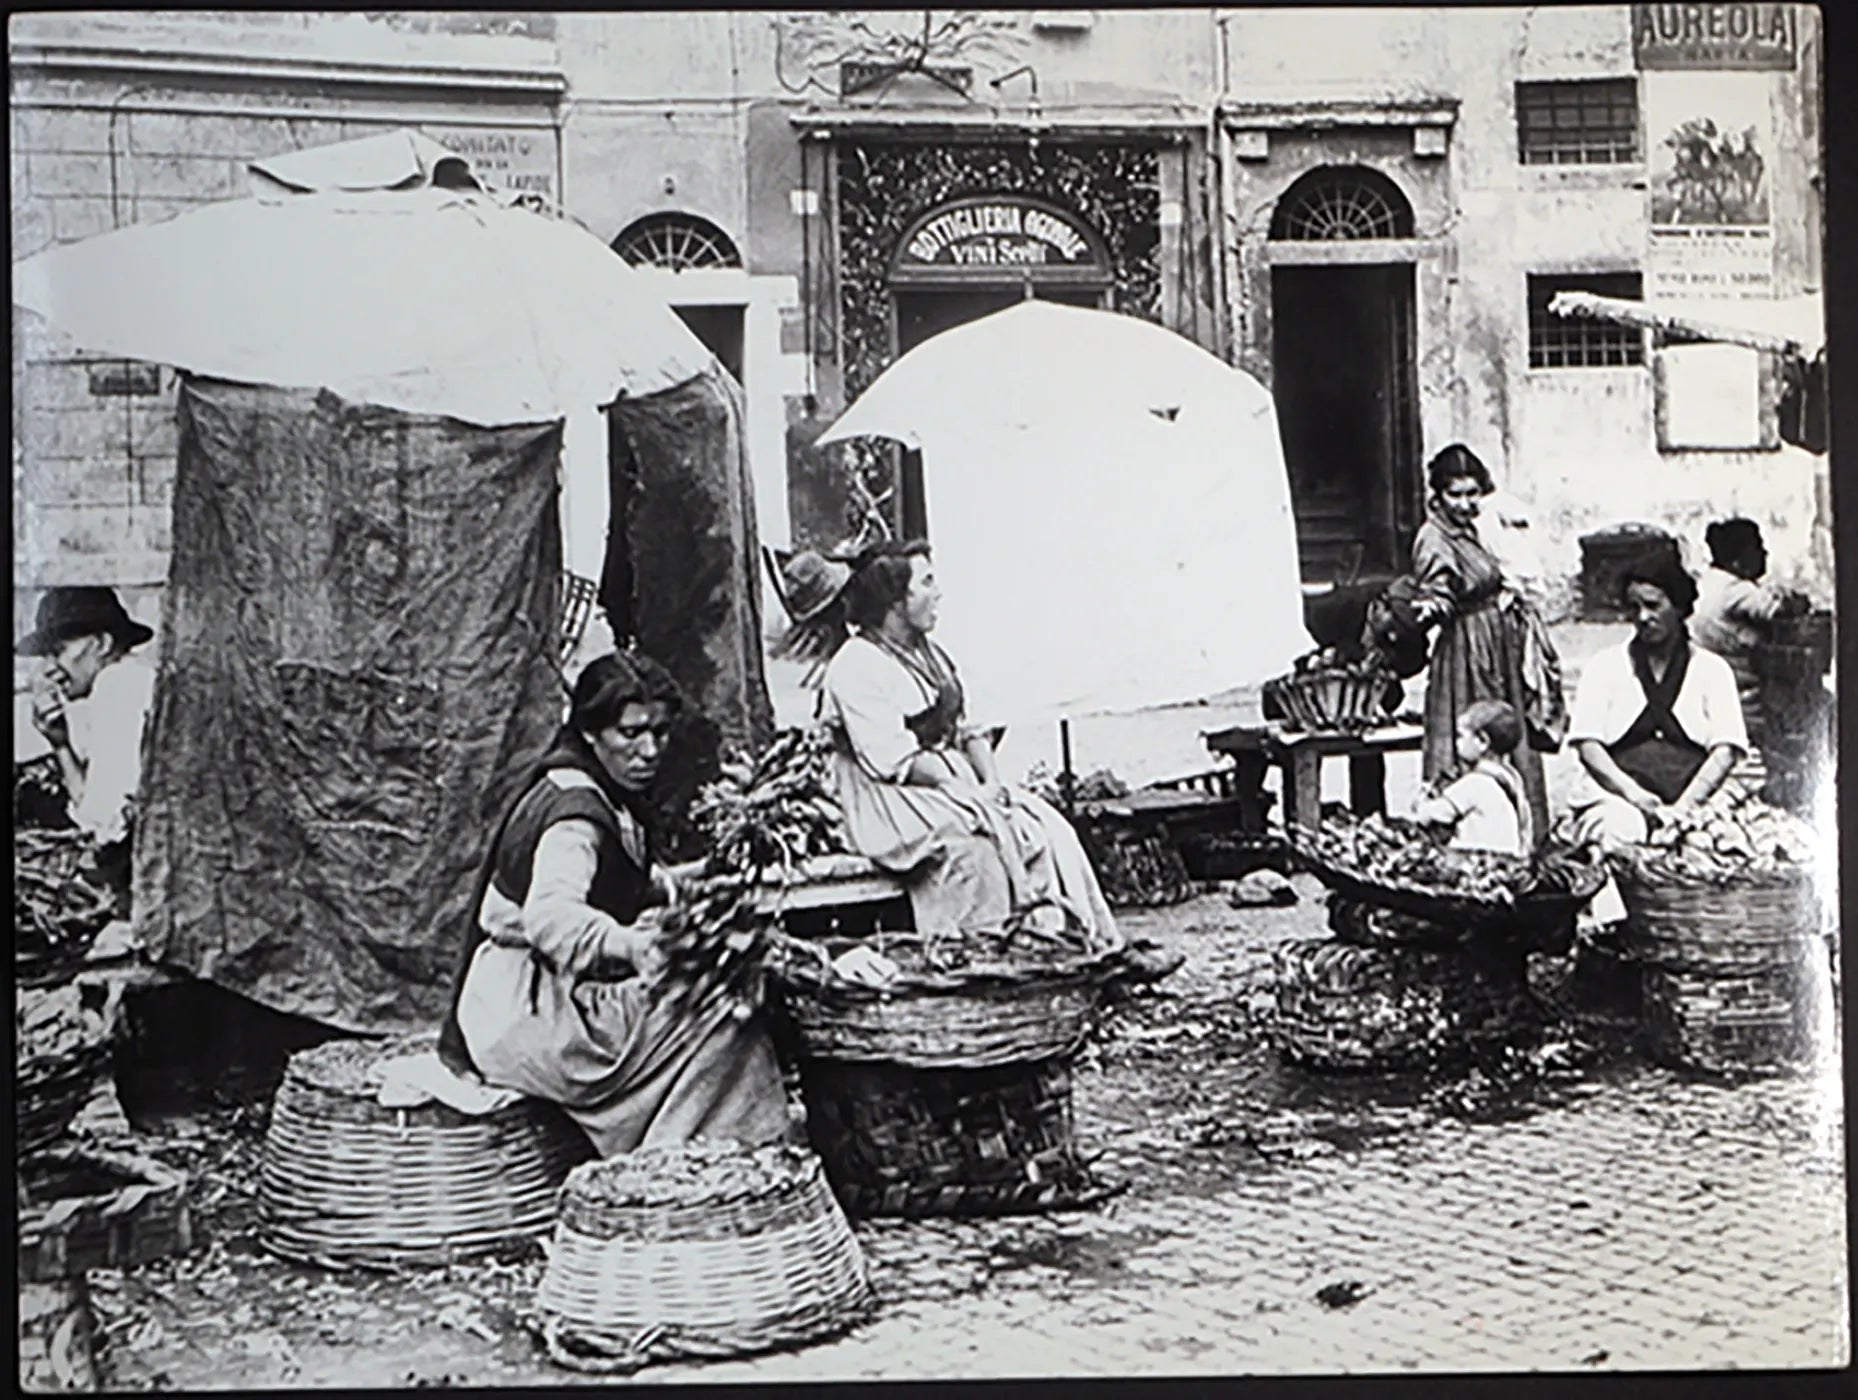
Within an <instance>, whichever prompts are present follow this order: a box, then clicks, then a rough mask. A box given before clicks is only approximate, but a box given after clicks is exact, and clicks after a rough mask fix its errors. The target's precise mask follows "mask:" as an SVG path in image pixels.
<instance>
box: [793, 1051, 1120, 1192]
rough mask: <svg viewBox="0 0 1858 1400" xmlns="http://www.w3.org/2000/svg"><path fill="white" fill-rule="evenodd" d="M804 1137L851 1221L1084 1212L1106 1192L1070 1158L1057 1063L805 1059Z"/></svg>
mask: <svg viewBox="0 0 1858 1400" xmlns="http://www.w3.org/2000/svg"><path fill="white" fill-rule="evenodd" d="M800 1085H801V1092H802V1094H803V1095H804V1097H805V1099H806V1116H807V1133H808V1135H809V1136H810V1137H811V1138H812V1141H813V1146H814V1147H815V1148H816V1149H817V1150H818V1152H819V1155H820V1157H821V1159H822V1160H823V1161H824V1162H825V1164H826V1175H827V1177H828V1178H829V1179H830V1180H831V1182H832V1189H833V1190H834V1191H835V1192H836V1193H837V1194H838V1197H839V1200H840V1202H841V1203H842V1204H843V1205H844V1206H845V1209H846V1210H847V1211H849V1212H850V1213H851V1214H853V1215H855V1216H873V1215H885V1216H912V1217H914V1216H931V1215H936V1216H945V1215H1009V1214H1023V1213H1027V1212H1033V1211H1044V1210H1059V1209H1066V1208H1075V1207H1082V1206H1089V1205H1094V1204H1096V1203H1097V1202H1099V1201H1102V1200H1105V1199H1107V1198H1108V1197H1110V1196H1112V1195H1114V1194H1115V1193H1116V1192H1117V1191H1118V1190H1119V1189H1121V1188H1120V1187H1119V1186H1118V1185H1115V1184H1112V1183H1109V1182H1106V1181H1104V1180H1102V1179H1101V1178H1099V1177H1098V1176H1097V1175H1096V1174H1095V1173H1093V1172H1092V1171H1091V1170H1090V1167H1089V1164H1088V1163H1087V1162H1086V1161H1085V1160H1084V1158H1083V1157H1082V1155H1081V1154H1080V1153H1079V1151H1078V1145H1077V1135H1076V1127H1075V1123H1074V1119H1073V1116H1072V1109H1071V1070H1070V1065H1069V1062H1068V1061H1067V1060H1065V1059H1062V1058H1053V1059H1045V1060H1037V1061H1033V1062H1030V1063H1026V1064H1014V1065H1002V1066H998V1067H995V1068H989V1069H922V1068H916V1067H911V1066H906V1065H887V1064H875V1063H857V1062H841V1061H835V1060H806V1061H803V1062H802V1063H801V1066H800Z"/></svg>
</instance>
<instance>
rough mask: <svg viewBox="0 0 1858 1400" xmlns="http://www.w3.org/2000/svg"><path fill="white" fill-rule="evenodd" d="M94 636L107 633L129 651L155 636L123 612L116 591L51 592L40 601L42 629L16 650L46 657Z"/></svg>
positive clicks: (86, 588)
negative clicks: (69, 641)
mask: <svg viewBox="0 0 1858 1400" xmlns="http://www.w3.org/2000/svg"><path fill="white" fill-rule="evenodd" d="M91 632H107V633H109V635H110V636H112V637H114V638H115V639H116V641H117V642H118V643H119V644H120V645H121V646H122V647H123V648H124V649H125V650H127V649H128V648H129V647H136V646H140V645H141V644H142V643H143V642H146V641H147V640H148V639H149V638H150V637H152V636H154V635H155V633H154V631H153V630H152V629H151V628H148V627H144V626H143V625H142V624H141V623H139V622H137V621H136V620H135V619H134V618H133V617H131V616H129V614H128V613H126V612H124V611H123V605H122V602H121V600H119V599H118V598H117V596H116V590H115V589H113V588H101V587H95V586H88V585H87V586H83V587H67V588H53V589H48V590H47V591H46V594H45V596H44V597H43V598H41V599H39V622H38V626H36V627H34V628H33V629H32V631H30V632H28V633H27V634H26V635H25V636H24V637H22V638H20V640H19V642H18V643H17V644H16V645H15V646H14V648H13V649H14V650H15V651H17V652H19V653H20V654H21V655H22V656H44V655H47V654H48V653H50V652H52V651H54V650H56V649H57V647H58V644H59V643H60V642H63V641H66V640H67V639H69V638H71V637H81V636H84V635H85V634H87V633H91Z"/></svg>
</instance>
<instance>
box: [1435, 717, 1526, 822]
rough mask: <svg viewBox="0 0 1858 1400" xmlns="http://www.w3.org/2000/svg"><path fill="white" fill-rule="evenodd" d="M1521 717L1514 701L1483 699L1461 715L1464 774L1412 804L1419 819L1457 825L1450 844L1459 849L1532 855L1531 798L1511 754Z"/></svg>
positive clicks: (1519, 735)
mask: <svg viewBox="0 0 1858 1400" xmlns="http://www.w3.org/2000/svg"><path fill="white" fill-rule="evenodd" d="M1522 732H1523V726H1522V720H1521V718H1520V717H1519V716H1518V715H1517V713H1516V708H1515V707H1514V706H1513V705H1508V704H1505V703H1504V702H1503V701H1501V700H1479V701H1477V702H1476V703H1475V704H1472V705H1468V706H1466V707H1465V709H1464V710H1463V712H1462V713H1460V714H1459V716H1458V735H1457V739H1458V761H1459V762H1460V763H1461V764H1462V765H1463V771H1462V772H1461V774H1460V776H1459V777H1457V778H1455V779H1454V780H1452V782H1450V783H1449V784H1447V785H1445V786H1444V788H1443V789H1441V790H1440V791H1438V792H1436V793H1434V794H1433V795H1431V796H1429V797H1424V798H1422V799H1420V801H1419V802H1418V803H1416V804H1415V805H1414V807H1413V817H1414V819H1415V820H1416V821H1422V822H1435V823H1437V824H1438V825H1440V826H1449V827H1451V829H1452V837H1451V842H1450V845H1451V847H1452V848H1453V849H1454V850H1460V851H1500V852H1502V853H1503V854H1505V855H1513V856H1521V855H1527V854H1528V853H1529V851H1530V849H1531V848H1532V846H1533V845H1534V841H1533V839H1532V833H1531V832H1530V831H1529V802H1528V799H1527V798H1526V797H1525V796H1524V794H1523V784H1522V779H1521V778H1520V777H1519V776H1518V775H1517V773H1516V770H1515V769H1514V768H1513V767H1511V766H1510V762H1509V759H1508V757H1507V755H1509V754H1510V753H1512V752H1513V751H1514V750H1515V748H1516V745H1517V744H1519V743H1520V742H1521V741H1522Z"/></svg>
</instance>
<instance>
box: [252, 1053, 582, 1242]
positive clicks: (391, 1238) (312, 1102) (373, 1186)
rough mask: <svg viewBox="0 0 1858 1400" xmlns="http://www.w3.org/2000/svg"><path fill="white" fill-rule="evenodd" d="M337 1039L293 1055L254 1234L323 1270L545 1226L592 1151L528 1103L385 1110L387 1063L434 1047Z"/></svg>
mask: <svg viewBox="0 0 1858 1400" xmlns="http://www.w3.org/2000/svg"><path fill="white" fill-rule="evenodd" d="M430 1043H431V1042H430V1039H429V1038H428V1039H426V1040H424V1041H412V1042H401V1043H398V1044H388V1045H382V1044H380V1043H378V1042H376V1043H361V1044H358V1043H356V1042H352V1041H337V1042H331V1043H330V1044H327V1045H319V1046H316V1047H315V1048H313V1049H310V1050H303V1051H299V1052H298V1053H297V1054H295V1055H293V1056H291V1059H290V1064H289V1066H288V1068H287V1069H286V1070H285V1072H284V1080H283V1083H282V1084H280V1085H279V1086H278V1091H277V1098H276V1100H275V1101H274V1102H273V1104H272V1108H271V1126H270V1129H269V1131H268V1132H267V1133H266V1135H265V1143H264V1154H263V1159H262V1166H261V1170H260V1174H259V1240H260V1242H261V1243H262V1244H263V1245H264V1246H265V1247H266V1248H267V1249H269V1250H271V1251H272V1252H273V1253H276V1254H280V1255H283V1256H285V1257H286V1258H291V1259H300V1260H304V1261H307V1262H310V1263H315V1264H322V1265H325V1266H328V1267H332V1268H342V1267H348V1266H354V1265H366V1266H373V1267H382V1268H392V1267H398V1266H402V1265H409V1264H433V1263H443V1262H446V1261H449V1260H452V1259H459V1258H467V1257H470V1256H473V1255H478V1254H485V1253H490V1252H494V1251H495V1250H498V1249H500V1248H503V1247H505V1246H507V1245H510V1244H513V1243H516V1242H518V1241H521V1240H525V1239H530V1238H533V1237H535V1236H537V1235H540V1234H543V1233H545V1232H546V1231H547V1229H548V1227H549V1225H550V1223H551V1222H552V1221H553V1219H554V1205H555V1193H556V1191H557V1190H558V1189H559V1188H560V1186H561V1183H562V1181H563V1180H564V1179H565V1178H566V1177H567V1174H568V1171H569V1169H570V1168H572V1167H573V1166H574V1165H575V1164H576V1163H577V1162H580V1161H582V1160H583V1159H585V1158H586V1157H588V1156H590V1155H592V1151H593V1149H592V1146H591V1145H590V1144H589V1143H588V1141H587V1137H586V1135H585V1134H584V1133H582V1132H581V1130H580V1129H579V1128H578V1127H576V1126H575V1124H574V1123H573V1122H572V1121H571V1120H569V1119H568V1118H567V1117H566V1116H565V1115H563V1114H562V1113H561V1111H560V1110H559V1109H558V1108H556V1107H555V1106H554V1105H552V1104H545V1103H541V1102H538V1101H537V1100H534V1099H521V1100H518V1101H517V1102H516V1103H513V1104H510V1105H508V1106H506V1107H504V1108H500V1109H497V1110H495V1111H493V1112H490V1113H486V1114H482V1115H480V1116H475V1117H473V1116H469V1115H466V1114H463V1113H459V1112H457V1111H456V1110H454V1109H451V1108H447V1107H445V1106H444V1105H443V1104H438V1103H431V1104H425V1105H422V1106H420V1107H417V1108H385V1107H382V1106H381V1104H379V1103H378V1102H377V1101H376V1099H375V1093H376V1090H377V1089H378V1087H379V1080H378V1072H377V1070H376V1066H377V1065H378V1063H379V1062H380V1061H382V1060H385V1059H389V1058H392V1057H394V1056H397V1055H403V1054H408V1053H411V1052H412V1051H415V1050H419V1049H422V1048H428V1047H429V1046H430Z"/></svg>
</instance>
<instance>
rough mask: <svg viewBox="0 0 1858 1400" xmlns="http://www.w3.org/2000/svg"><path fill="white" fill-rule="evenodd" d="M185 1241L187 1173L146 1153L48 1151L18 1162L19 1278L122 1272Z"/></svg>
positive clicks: (188, 1236) (175, 1250) (179, 1249)
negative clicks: (144, 1155)
mask: <svg viewBox="0 0 1858 1400" xmlns="http://www.w3.org/2000/svg"><path fill="white" fill-rule="evenodd" d="M192 1243H193V1231H192V1226H191V1223H190V1220H189V1216H188V1212H187V1178H186V1177H184V1176H182V1175H180V1174H179V1173H177V1172H175V1171H172V1170H170V1169H169V1168H167V1167H164V1166H162V1165H161V1164H160V1163H159V1162H154V1161H150V1160H149V1159H148V1158H146V1157H142V1156H138V1155H136V1154H133V1153H129V1152H124V1151H120V1150H104V1149H101V1148H95V1147H89V1146H86V1147H83V1148H53V1149H51V1150H49V1151H44V1152H36V1153H33V1154H32V1155H31V1156H28V1157H25V1158H22V1159H21V1161H20V1163H19V1276H20V1279H21V1280H22V1281H29V1282H36V1283H42V1282H47V1281H49V1280H52V1279H60V1278H69V1277H71V1276H73V1275H75V1274H81V1273H83V1272H84V1271H85V1270H87V1269H129V1268H134V1267H135V1266H136V1265H138V1264H145V1263H147V1262H148V1261H149V1260H151V1259H162V1258H166V1257H167V1256H168V1255H171V1254H183V1253H185V1252H186V1251H187V1250H188V1248H190V1247H191V1245H192Z"/></svg>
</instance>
